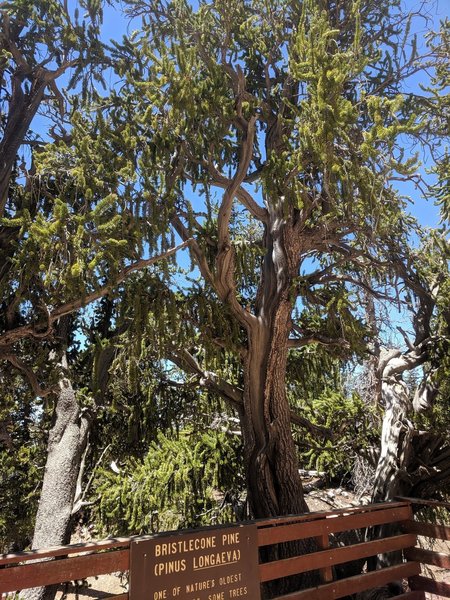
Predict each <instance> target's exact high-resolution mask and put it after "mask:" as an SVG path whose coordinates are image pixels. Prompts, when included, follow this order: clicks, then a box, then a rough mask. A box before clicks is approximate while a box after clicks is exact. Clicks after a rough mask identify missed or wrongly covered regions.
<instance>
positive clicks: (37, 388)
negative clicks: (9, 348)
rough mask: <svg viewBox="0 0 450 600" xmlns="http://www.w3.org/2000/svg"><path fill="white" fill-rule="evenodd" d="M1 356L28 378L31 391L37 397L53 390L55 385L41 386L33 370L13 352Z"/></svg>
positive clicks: (46, 394) (42, 396)
mask: <svg viewBox="0 0 450 600" xmlns="http://www.w3.org/2000/svg"><path fill="white" fill-rule="evenodd" d="M2 358H4V359H6V360H7V361H8V362H10V363H11V364H12V366H13V367H15V368H16V369H18V370H19V371H21V372H22V373H23V374H24V375H25V377H26V378H27V380H28V383H29V384H30V385H31V389H32V390H33V393H34V394H35V395H36V396H38V397H39V398H45V397H46V396H48V395H49V394H51V393H52V392H54V391H55V389H56V387H49V388H43V387H41V384H40V383H39V381H38V378H37V376H36V374H35V372H34V371H33V370H32V369H31V368H30V367H29V366H28V365H26V364H25V363H24V362H23V361H22V360H20V359H19V358H18V357H17V356H15V355H14V354H6V355H4V356H3V357H2Z"/></svg>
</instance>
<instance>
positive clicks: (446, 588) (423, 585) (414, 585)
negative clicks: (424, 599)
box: [409, 575, 450, 598]
mask: <svg viewBox="0 0 450 600" xmlns="http://www.w3.org/2000/svg"><path fill="white" fill-rule="evenodd" d="M409 586H410V588H411V589H412V590H422V591H424V592H429V593H430V594H437V595H438V596H442V597H443V598H450V583H445V581H435V580H434V579H430V578H429V577H423V576H422V575H417V576H414V577H411V578H410V580H409Z"/></svg>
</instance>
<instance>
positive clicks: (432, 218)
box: [102, 0, 450, 227]
mask: <svg viewBox="0 0 450 600" xmlns="http://www.w3.org/2000/svg"><path fill="white" fill-rule="evenodd" d="M403 5H404V7H405V8H406V9H407V10H414V9H417V7H418V6H419V5H420V2H419V1H418V0H404V1H403ZM123 6H124V5H123V4H122V3H120V2H119V3H118V8H112V7H106V8H105V12H104V23H103V28H102V29H103V36H104V39H105V40H110V39H116V40H117V39H120V38H121V37H122V36H123V35H125V34H127V33H130V32H131V31H132V30H133V29H135V28H136V29H137V28H138V27H139V23H138V22H137V20H136V21H135V22H134V23H132V24H131V25H130V24H129V22H128V19H127V18H125V17H124V15H123V13H122V12H121V9H123ZM426 15H427V19H425V18H421V19H417V20H416V21H415V25H414V32H415V33H416V34H417V36H418V49H419V51H420V50H421V49H422V50H423V49H424V48H425V35H426V34H427V33H429V31H430V29H434V30H435V31H436V30H437V29H438V28H439V21H440V20H441V19H443V18H445V17H446V16H450V0H430V1H429V3H428V6H427V8H426ZM420 83H423V81H422V79H421V76H420V75H418V76H415V77H414V78H411V79H410V80H408V82H405V91H411V92H413V91H416V90H417V89H418V87H419V85H420ZM407 150H408V149H407ZM413 152H414V151H413V149H411V153H413ZM421 161H422V162H423V167H422V169H421V172H422V174H423V175H424V177H426V178H427V180H428V181H432V179H431V178H430V176H429V175H426V169H427V168H428V167H429V166H430V157H429V156H427V155H424V156H422V157H421ZM398 189H399V191H400V192H401V193H402V194H404V195H405V196H407V197H409V198H410V205H409V206H410V211H411V213H412V214H413V215H414V216H415V217H416V218H417V219H418V220H419V222H420V223H421V224H422V225H423V226H425V227H436V226H438V225H439V209H438V207H436V206H435V205H434V203H433V202H432V201H428V202H427V201H425V200H424V199H423V197H422V194H421V192H420V190H419V189H418V188H417V187H416V186H415V185H414V184H413V183H412V182H410V183H407V184H405V183H401V182H399V183H398Z"/></svg>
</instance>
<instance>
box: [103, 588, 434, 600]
mask: <svg viewBox="0 0 450 600" xmlns="http://www.w3.org/2000/svg"><path fill="white" fill-rule="evenodd" d="M395 599H396V600H425V592H419V591H418V590H416V591H414V592H405V593H404V594H400V596H395ZM108 600H111V599H110V598H108Z"/></svg>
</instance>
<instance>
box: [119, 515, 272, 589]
mask: <svg viewBox="0 0 450 600" xmlns="http://www.w3.org/2000/svg"><path fill="white" fill-rule="evenodd" d="M129 598H130V600H173V599H178V600H233V599H237V600H260V598H261V595H260V584H259V573H258V543H257V528H256V525H240V526H230V527H220V528H209V529H203V530H198V531H192V530H191V531H189V532H182V531H180V532H179V533H172V534H168V535H165V534H162V535H158V536H155V537H152V538H145V539H142V540H135V541H133V542H132V544H131V549H130V592H129Z"/></svg>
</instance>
